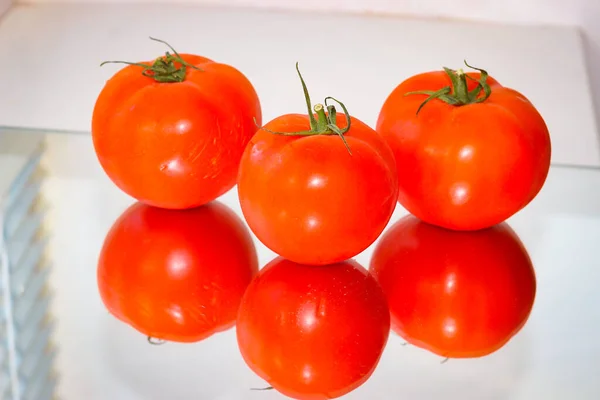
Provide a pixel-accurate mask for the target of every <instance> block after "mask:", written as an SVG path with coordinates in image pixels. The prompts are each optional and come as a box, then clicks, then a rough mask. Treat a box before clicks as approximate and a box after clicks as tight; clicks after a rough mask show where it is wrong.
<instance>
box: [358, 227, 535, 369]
mask: <svg viewBox="0 0 600 400" xmlns="http://www.w3.org/2000/svg"><path fill="white" fill-rule="evenodd" d="M370 270H371V273H372V274H373V276H374V277H375V278H376V279H377V280H378V281H379V283H380V284H381V287H382V288H383V290H384V292H385V293H386V295H387V298H388V304H389V307H390V312H391V315H392V329H393V330H394V331H395V332H397V333H398V334H399V335H400V336H402V337H403V338H404V339H405V340H406V341H407V342H409V343H412V344H414V345H416V346H419V347H422V348H424V349H427V350H429V351H431V352H433V353H435V354H439V355H441V356H443V357H450V358H467V357H481V356H485V355H487V354H490V353H492V352H494V351H496V350H498V349H499V348H501V347H502V346H504V344H506V343H507V342H508V341H509V340H510V339H511V338H512V337H513V336H514V335H515V334H516V333H517V332H519V330H520V329H521V328H522V327H523V325H524V324H525V322H526V321H527V319H528V317H529V314H530V312H531V308H532V307H533V302H534V299H535V292H536V280H535V273H534V270H533V266H532V265H531V260H530V259H529V256H528V254H527V252H526V250H525V248H524V247H523V244H522V243H521V242H520V240H519V238H518V237H517V236H516V235H515V233H514V232H513V231H512V229H511V228H510V227H509V226H508V225H506V224H505V223H502V224H500V225H496V226H494V227H492V228H489V229H484V230H479V231H475V232H453V231H449V230H445V229H442V228H438V227H435V226H433V225H428V224H426V223H424V222H421V221H419V220H418V219H417V218H415V217H414V216H407V217H405V218H403V219H401V220H400V221H398V222H397V223H396V224H394V225H393V226H392V227H391V228H390V229H389V230H388V231H387V232H386V233H385V234H384V235H383V236H382V238H381V240H380V241H379V242H378V244H377V246H376V248H375V251H374V254H373V258H372V260H371V267H370Z"/></svg>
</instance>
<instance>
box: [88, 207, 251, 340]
mask: <svg viewBox="0 0 600 400" xmlns="http://www.w3.org/2000/svg"><path fill="white" fill-rule="evenodd" d="M257 272H258V258H257V253H256V249H255V246H254V243H253V241H252V237H251V236H250V233H249V230H248V229H247V228H246V226H245V225H244V223H243V221H242V220H241V219H240V218H239V217H238V216H237V215H236V214H235V213H234V212H233V211H232V210H231V209H230V208H229V207H227V206H225V205H224V204H222V203H220V202H212V203H209V204H207V205H205V206H202V207H199V208H196V209H190V210H165V209H159V208H154V207H150V206H147V205H144V204H142V203H136V204H134V205H132V206H131V207H129V208H128V209H127V210H126V211H125V212H124V213H123V214H122V215H121V216H120V217H119V218H118V219H117V221H116V222H115V223H114V225H113V226H112V228H111V230H110V231H109V233H108V235H107V236H106V239H105V241H104V245H103V247H102V250H101V253H100V258H99V262H98V270H97V279H98V288H99V292H100V297H101V299H102V301H103V303H104V305H105V306H106V308H107V309H108V311H109V312H110V313H111V314H112V315H114V316H115V317H117V318H118V319H119V320H121V321H123V322H125V323H127V324H129V325H131V326H132V327H133V328H135V329H136V330H137V331H139V332H141V333H142V334H143V335H145V336H149V337H152V338H155V339H161V340H166V341H174V342H197V341H200V340H202V339H206V338H207V337H209V336H211V335H213V334H214V333H217V332H220V331H223V330H227V329H229V328H231V327H232V326H234V324H235V320H236V316H237V310H238V308H239V304H240V301H241V298H242V295H243V293H244V291H245V290H246V287H247V286H248V285H249V283H250V281H251V280H252V278H253V277H254V275H255V274H256V273H257Z"/></svg>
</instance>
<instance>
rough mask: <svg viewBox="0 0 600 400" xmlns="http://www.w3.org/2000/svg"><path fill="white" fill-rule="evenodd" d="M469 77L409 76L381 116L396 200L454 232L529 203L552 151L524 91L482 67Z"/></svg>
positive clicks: (501, 218)
mask: <svg viewBox="0 0 600 400" xmlns="http://www.w3.org/2000/svg"><path fill="white" fill-rule="evenodd" d="M466 75H467V74H465V73H463V72H462V71H459V72H456V71H452V70H447V72H444V71H435V72H428V73H423V74H420V75H416V76H413V77H411V78H409V79H407V80H405V81H404V82H402V83H401V84H400V85H399V86H398V87H396V88H395V89H394V91H393V92H392V93H391V94H390V96H389V97H388V98H387V100H386V101H385V103H384V105H383V108H382V109H381V113H380V115H379V120H378V121H377V131H378V132H379V133H380V134H381V135H382V136H383V137H384V138H385V139H386V140H387V141H388V143H389V144H390V146H391V147H392V150H393V151H394V154H395V157H396V163H397V170H398V179H399V186H400V193H399V197H398V200H399V202H400V203H401V204H402V205H403V206H404V207H405V208H406V209H407V210H408V211H410V212H411V213H412V214H414V215H415V216H417V217H419V218H420V219H422V220H424V221H426V222H429V223H431V224H434V225H438V226H442V227H445V228H449V229H456V230H476V229H481V228H487V227H490V226H492V225H495V224H497V223H500V222H502V221H504V220H506V219H507V218H508V217H510V216H512V215H513V214H515V213H516V212H518V211H519V210H521V209H522V208H523V207H525V206H526V205H527V204H528V203H529V202H530V201H531V200H533V198H534V197H535V196H536V195H537V193H538V192H539V191H540V189H541V188H542V186H543V185H544V182H545V180H546V176H547V175H548V170H549V167H550V154H551V145H550V136H549V134H548V129H547V127H546V124H545V123H544V120H543V119H542V117H541V115H540V114H539V113H538V111H537V110H536V109H535V107H534V106H533V105H532V104H531V103H530V102H529V101H528V100H527V99H526V98H525V96H523V95H522V94H521V93H519V92H517V91H515V90H513V89H509V88H507V87H503V86H501V85H500V84H499V83H498V82H497V81H496V80H494V79H492V78H490V77H488V76H487V73H486V72H485V71H482V73H469V74H468V76H470V77H471V78H473V79H467V77H466ZM476 80H479V82H480V83H479V84H478V83H477V82H476ZM444 88H445V89H444ZM451 88H452V89H451ZM482 88H485V89H486V90H489V92H490V95H489V97H487V94H485V92H484V91H483V90H482ZM441 89H443V94H439V92H438V95H437V96H438V97H436V95H435V94H434V95H432V96H430V97H431V101H429V102H428V103H427V104H425V105H424V106H423V103H424V100H425V99H427V96H428V95H429V93H431V92H434V91H439V90H441ZM468 89H470V91H469V92H467V90H468ZM450 90H452V92H450ZM415 91H429V92H427V94H410V93H411V92H415ZM449 103H450V104H449ZM421 106H422V108H420V111H419V113H418V114H417V110H419V107H421Z"/></svg>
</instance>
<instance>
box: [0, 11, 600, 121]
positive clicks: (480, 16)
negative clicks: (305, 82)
mask: <svg viewBox="0 0 600 400" xmlns="http://www.w3.org/2000/svg"><path fill="white" fill-rule="evenodd" d="M7 1H10V0H0V5H1V4H2V3H6V2H7ZM17 2H21V3H52V2H63V3H64V2H73V3H77V2H78V3H102V2H105V3H125V2H129V3H144V2H146V3H156V2H158V1H156V0H154V1H152V0H129V1H122V0H17ZM168 2H170V3H205V4H206V3H208V4H220V5H240V6H257V7H277V8H288V9H304V10H339V11H342V10H343V11H352V12H371V13H393V14H403V15H414V16H419V17H426V18H432V17H433V18H444V19H447V18H451V19H467V20H477V21H495V22H504V23H522V24H527V25H531V24H539V25H547V24H552V25H557V24H558V25H568V26H580V27H581V28H582V30H583V32H584V34H585V37H586V46H587V50H588V54H589V61H590V64H589V65H590V74H591V76H592V83H593V88H594V92H595V98H596V105H597V106H596V110H597V111H598V112H597V113H598V114H600V23H598V19H599V18H600V1H599V0H568V1H565V0H502V1H500V0H478V1H473V0H451V1H448V0H327V1H323V0H187V1H186V0H180V1H177V0H175V1H173V0H169V1H168ZM0 8H1V6H0Z"/></svg>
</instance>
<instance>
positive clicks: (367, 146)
mask: <svg viewBox="0 0 600 400" xmlns="http://www.w3.org/2000/svg"><path fill="white" fill-rule="evenodd" d="M155 40H156V39H155ZM162 43H164V42H162ZM165 44H166V43H165ZM169 47H170V46H169ZM170 50H171V51H170V52H167V53H166V54H165V55H164V56H161V57H159V58H157V59H155V60H154V61H152V62H140V63H127V64H129V65H127V66H126V67H124V68H123V69H122V70H120V71H119V72H117V73H116V74H115V75H114V76H113V77H112V78H111V79H110V80H109V81H108V82H107V83H106V85H105V87H104V89H103V90H102V92H101V93H100V95H99V97H98V100H97V102H96V107H95V109H94V114H93V117H92V137H93V142H94V146H95V149H96V153H97V156H98V160H99V162H100V164H101V166H102V168H103V169H104V171H105V172H106V174H107V175H108V177H109V178H110V179H111V180H112V181H113V182H114V183H115V184H116V185H117V186H118V187H119V188H120V189H121V190H123V191H124V192H126V193H127V194H129V195H130V196H132V197H134V198H135V199H137V200H138V202H137V203H136V204H134V205H133V206H131V207H130V208H129V209H128V210H127V211H125V213H124V214H123V215H122V216H121V217H120V218H119V219H118V220H117V221H116V222H115V224H114V225H113V227H112V229H111V230H110V232H109V233H108V235H107V237H106V239H105V243H104V246H103V249H102V252H101V256H100V260H99V265H98V286H99V290H100V294H101V298H102V300H103V302H104V304H105V305H106V307H107V308H108V310H109V311H110V312H111V313H112V314H113V315H114V316H116V317H117V318H119V319H120V320H122V321H124V322H125V323H127V324H129V325H131V326H132V327H134V328H135V329H137V330H138V331H140V332H142V333H143V334H145V335H147V336H148V337H152V338H155V339H160V340H166V341H177V342H194V341H199V340H203V339H206V338H208V337H209V336H211V335H212V334H214V333H216V332H219V331H222V330H225V329H228V328H230V327H232V326H234V325H236V334H237V342H238V346H239V349H240V352H241V354H242V356H243V358H244V360H245V362H246V363H247V364H248V366H249V367H250V368H251V369H252V370H253V371H254V372H255V373H256V374H257V375H259V376H260V377H261V378H263V379H264V380H266V381H267V382H268V383H269V385H271V387H273V388H274V389H276V390H278V391H279V392H281V393H283V394H285V395H288V396H290V397H293V398H298V399H328V398H336V397H340V396H342V395H344V394H346V393H348V392H350V391H352V390H354V389H356V388H357V387H359V386H360V385H362V384H363V383H364V382H365V381H367V380H368V378H369V377H370V376H371V374H372V373H373V371H374V370H375V369H376V367H377V365H378V363H379V360H380V358H381V356H382V353H383V351H384V348H385V346H386V344H387V341H388V336H389V333H390V328H391V329H392V330H393V331H395V332H396V333H398V334H399V335H400V336H402V337H403V338H404V340H406V341H407V342H409V343H411V344H414V345H416V346H419V347H422V348H424V349H427V350H429V351H430V352H432V353H435V354H438V355H441V356H443V357H449V358H450V357H452V358H459V357H462V358H466V357H481V356H484V355H488V354H490V353H492V352H494V351H496V350H498V349H499V348H500V347H502V346H503V345H504V344H506V343H507V342H508V341H509V340H510V339H511V337H513V336H514V335H515V334H516V333H517V332H518V331H519V330H520V329H521V328H522V326H523V325H524V324H525V322H526V320H527V318H528V316H529V314H530V311H531V309H532V306H533V302H534V298H535V292H536V280H535V274H534V270H533V267H532V264H531V260H530V259H529V256H528V255H527V252H526V251H525V249H524V247H523V245H522V244H521V242H520V241H519V239H518V237H517V236H516V234H515V233H514V232H513V231H512V230H511V229H510V227H508V225H506V223H505V222H504V221H505V220H506V219H507V218H509V217H510V216H512V215H513V214H515V213H517V212H518V211H520V210H521V209H523V208H524V207H525V206H527V205H528V204H529V203H530V202H531V201H532V200H533V199H534V198H535V197H536V196H537V194H538V193H539V191H540V190H541V188H542V186H543V184H544V182H545V180H546V176H547V174H548V170H549V165H550V152H551V146H550V138H549V134H548V129H547V127H546V125H545V123H544V120H543V119H542V117H541V116H540V114H539V113H538V112H537V110H536V109H535V108H534V106H533V105H532V104H531V103H530V102H529V101H528V100H527V99H526V98H525V97H524V96H523V95H522V94H520V93H518V92H516V91H515V90H513V89H509V88H506V87H503V86H501V85H500V84H499V83H498V82H497V81H496V80H495V79H493V78H491V77H489V76H488V74H487V72H486V71H484V70H481V69H477V68H474V69H476V70H477V72H474V73H471V72H469V73H465V72H463V71H462V70H456V71H455V70H451V69H448V68H445V69H444V71H435V72H427V73H423V74H419V75H416V76H413V77H411V78H409V79H407V80H406V81H404V82H402V83H401V84H400V85H399V86H397V87H396V88H395V89H394V90H393V91H392V93H391V94H390V95H389V97H388V98H387V100H386V101H385V102H384V104H383V107H382V109H381V113H380V115H379V119H378V121H377V125H376V129H373V128H371V127H369V126H368V125H367V124H365V123H363V122H361V121H360V120H359V119H357V118H355V117H354V116H352V115H350V113H349V112H348V110H347V108H346V106H345V105H344V103H342V102H340V101H338V100H336V99H334V98H332V97H327V98H325V100H324V102H323V103H319V104H316V105H314V107H313V104H312V102H311V99H310V96H309V92H308V89H307V86H306V84H305V82H304V79H303V77H302V75H301V73H300V70H299V69H298V65H296V69H297V73H298V76H299V78H300V82H301V84H302V89H303V93H304V98H305V100H306V104H307V114H286V115H282V116H279V117H277V118H275V119H273V120H272V121H270V122H268V123H266V124H265V125H261V124H262V120H261V112H262V111H261V105H260V102H259V98H258V95H257V93H256V92H255V90H254V88H253V86H252V84H251V83H250V81H249V80H248V79H247V78H246V77H245V76H244V75H243V74H242V73H241V72H240V71H238V70H237V69H235V68H234V67H232V66H229V65H226V64H221V63H217V62H213V61H211V60H209V59H207V58H204V57H200V56H197V55H190V54H179V53H177V52H176V51H175V50H174V49H173V48H171V47H170ZM467 66H468V65H467ZM336 107H339V108H341V111H342V112H339V110H338V109H337V108H336ZM236 184H237V193H238V197H239V202H240V205H241V210H242V214H243V218H244V220H245V222H246V223H247V226H248V228H249V229H248V228H247V227H246V225H245V224H244V221H242V219H241V218H239V217H238V216H237V215H236V214H235V213H234V212H233V211H232V210H231V209H229V208H228V207H226V206H224V205H223V204H221V203H219V202H218V201H216V200H217V199H218V198H219V197H220V196H221V195H223V194H224V193H226V192H228V191H229V190H230V189H232V188H233V187H234V186H235V185H236ZM397 204H400V205H401V206H403V207H404V208H405V209H406V210H407V211H409V212H410V214H412V215H408V216H407V217H405V218H403V219H401V220H399V221H398V222H396V223H395V224H394V225H392V226H391V227H390V228H389V229H388V230H387V231H386V232H385V233H384V230H385V229H386V227H387V225H388V223H389V222H390V219H391V217H392V213H393V212H394V210H395V208H396V205H397ZM251 233H252V234H254V236H255V237H256V239H257V240H258V241H259V242H261V243H262V244H263V245H265V246H266V247H268V248H269V249H271V250H273V251H274V252H275V253H277V254H278V255H279V256H278V257H277V258H275V259H274V260H272V261H271V262H270V263H268V264H267V265H266V266H264V267H263V268H262V269H260V270H259V268H258V258H257V252H256V248H255V245H254V241H253V237H252V235H251ZM382 234H383V236H382ZM378 239H379V240H378ZM377 240H378V242H377V243H376V245H375V247H374V253H373V256H372V259H371V265H370V270H369V271H368V270H367V269H365V268H364V267H362V266H361V265H359V264H358V263H357V262H355V261H354V260H352V258H353V257H355V256H357V255H358V254H360V253H362V252H363V251H365V250H366V249H367V248H369V247H370V246H371V245H373V244H374V243H375V242H376V241H377Z"/></svg>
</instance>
